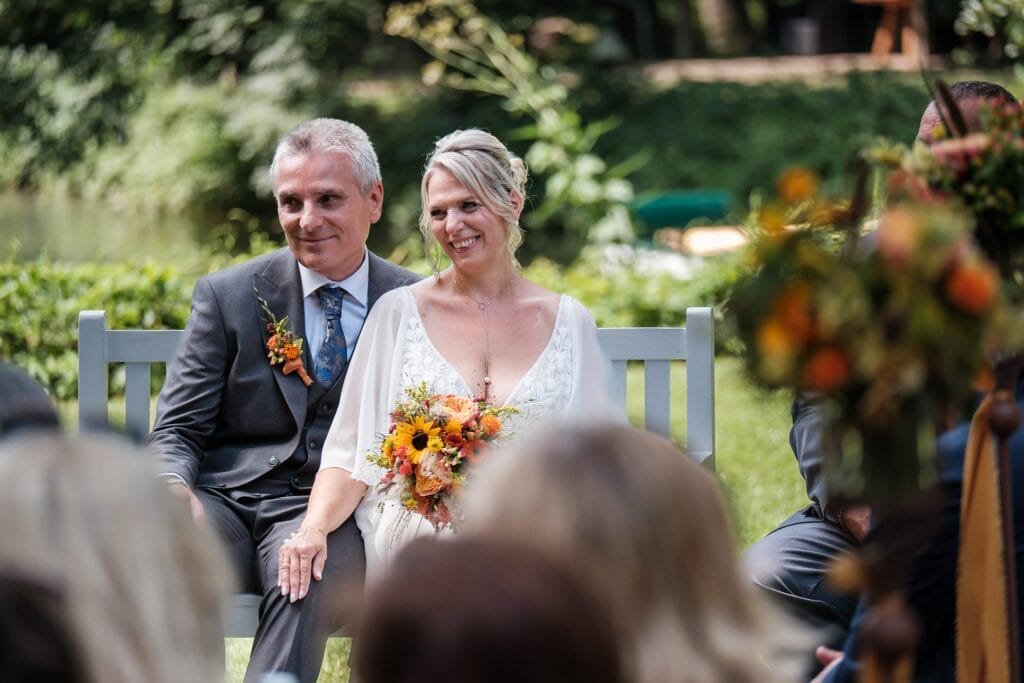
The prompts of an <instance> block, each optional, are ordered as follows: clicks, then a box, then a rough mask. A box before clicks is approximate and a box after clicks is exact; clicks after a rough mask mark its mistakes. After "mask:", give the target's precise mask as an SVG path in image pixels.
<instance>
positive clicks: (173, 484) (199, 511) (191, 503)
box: [167, 479, 206, 524]
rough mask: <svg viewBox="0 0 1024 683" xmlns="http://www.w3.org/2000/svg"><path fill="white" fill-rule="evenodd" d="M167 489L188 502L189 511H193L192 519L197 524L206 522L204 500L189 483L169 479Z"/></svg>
mask: <svg viewBox="0 0 1024 683" xmlns="http://www.w3.org/2000/svg"><path fill="white" fill-rule="evenodd" d="M167 490H168V491H170V492H171V494H172V495H174V496H175V497H176V498H181V499H182V500H183V501H185V502H186V503H188V511H189V512H191V513H192V520H193V521H195V523H196V524H206V510H204V509H203V504H202V502H200V500H199V497H198V496H196V494H195V492H194V491H193V490H192V489H191V488H189V486H188V484H186V483H185V482H183V481H181V480H180V479H168V482H167Z"/></svg>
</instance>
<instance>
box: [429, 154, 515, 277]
mask: <svg viewBox="0 0 1024 683" xmlns="http://www.w3.org/2000/svg"><path fill="white" fill-rule="evenodd" d="M427 212H428V213H429V214H430V229H431V232H432V233H433V235H434V238H435V239H436V240H437V241H438V243H439V244H440V245H441V248H442V249H444V251H445V253H446V254H448V257H449V258H450V259H451V260H452V264H453V265H454V266H455V267H456V268H458V269H460V270H463V271H467V272H482V271H483V270H484V269H485V268H487V267H489V266H492V265H494V264H496V263H497V262H499V261H500V260H501V259H506V260H507V259H508V256H507V254H508V251H507V249H506V248H505V242H506V241H507V240H508V228H507V226H506V225H505V222H504V221H503V220H502V219H501V217H500V216H498V215H497V214H495V213H494V212H493V211H491V210H490V209H489V208H488V207H487V206H486V205H485V204H484V203H483V201H482V200H480V199H479V198H478V197H475V196H474V195H473V194H472V193H471V192H470V191H469V190H468V189H467V188H466V186H465V185H463V184H462V183H460V182H459V181H458V180H456V178H455V176H453V175H452V174H451V172H449V171H448V170H447V169H445V168H443V167H440V166H439V167H435V168H434V169H433V170H432V171H431V172H430V178H429V179H428V180H427Z"/></svg>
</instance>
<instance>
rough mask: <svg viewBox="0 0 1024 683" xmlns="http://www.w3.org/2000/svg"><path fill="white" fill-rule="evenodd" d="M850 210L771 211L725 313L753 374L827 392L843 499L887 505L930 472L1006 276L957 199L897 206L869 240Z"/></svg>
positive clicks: (834, 471)
mask: <svg viewBox="0 0 1024 683" xmlns="http://www.w3.org/2000/svg"><path fill="white" fill-rule="evenodd" d="M857 201H858V200H856V199H855V200H854V203H857ZM819 214H820V215H825V214H821V213H820V212H819ZM835 215H836V214H833V216H835ZM846 217H848V216H842V215H840V220H839V221H836V220H832V221H830V222H826V223H821V222H815V221H809V222H807V223H805V224H803V225H800V226H797V227H795V228H793V227H790V228H789V229H787V228H784V227H778V226H773V225H772V222H771V221H770V220H762V221H761V222H762V227H764V226H765V224H767V229H766V230H764V231H763V234H762V235H761V236H760V237H759V238H758V239H756V240H755V241H754V242H753V243H752V245H751V247H750V249H749V251H748V258H749V260H750V265H751V266H752V272H751V274H750V275H749V276H748V277H747V278H746V279H745V280H743V281H742V282H741V283H740V284H739V285H738V286H737V288H736V291H735V293H734V295H733V298H732V301H731V304H730V310H731V313H732V315H733V316H734V317H735V320H736V326H737V331H738V334H739V337H740V339H741V340H742V342H743V344H744V347H745V353H744V359H745V362H746V366H747V369H748V372H749V373H750V376H751V377H752V379H753V380H754V382H756V383H757V384H759V385H761V386H764V387H769V388H778V387H789V388H793V389H796V390H799V391H806V392H813V393H815V394H818V395H820V396H821V398H822V401H823V404H824V409H825V414H826V418H827V422H828V423H829V428H828V430H827V433H826V452H827V455H828V457H829V458H830V461H829V464H830V467H829V472H828V475H829V482H830V486H831V487H832V489H833V492H834V494H835V495H836V497H837V498H846V499H850V500H867V501H871V502H872V503H882V504H884V503H886V502H890V501H895V500H898V499H899V498H900V497H901V496H903V495H905V494H906V493H908V492H912V491H917V490H921V489H922V488H924V487H926V486H927V485H928V484H929V483H930V481H931V480H932V477H933V473H932V466H931V462H932V457H933V453H934V438H935V434H936V431H937V428H938V426H939V424H940V423H939V420H941V419H942V417H943V416H944V414H945V412H946V411H947V410H948V409H949V408H950V407H952V406H955V405H957V403H958V402H959V401H960V400H961V399H963V398H964V397H965V396H966V395H967V393H968V391H969V389H970V385H971V381H972V379H973V378H974V377H975V376H976V375H977V373H978V372H979V370H980V369H981V368H982V367H984V365H985V362H986V355H985V348H986V346H985V345H986V343H987V342H986V340H987V338H988V334H989V332H990V330H991V329H992V328H993V326H994V324H995V321H996V320H997V319H998V316H999V312H1000V298H999V279H998V275H997V272H996V269H995V268H994V266H992V265H991V264H990V263H989V262H988V261H987V260H986V259H985V257H984V256H983V255H982V254H981V253H980V252H979V251H978V249H977V248H976V246H975V245H974V242H973V241H972V239H971V221H970V219H969V217H968V216H966V215H965V214H963V213H962V212H958V211H956V210H954V209H952V208H951V207H949V206H946V205H943V204H924V203H920V202H914V201H909V200H906V201H900V202H899V203H895V204H893V205H892V206H890V207H889V208H887V209H886V210H885V212H884V213H883V214H882V215H881V217H880V219H879V221H878V227H877V229H876V230H875V231H874V232H873V234H870V235H865V236H860V235H859V233H858V231H857V230H853V229H851V227H850V224H844V220H843V219H844V218H846Z"/></svg>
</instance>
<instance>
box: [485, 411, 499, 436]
mask: <svg viewBox="0 0 1024 683" xmlns="http://www.w3.org/2000/svg"><path fill="white" fill-rule="evenodd" d="M480 429H482V430H483V433H484V434H486V435H487V436H496V435H497V434H498V431H499V430H500V429H501V420H499V419H498V416H497V415H483V416H481V417H480Z"/></svg>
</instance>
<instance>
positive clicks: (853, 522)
mask: <svg viewBox="0 0 1024 683" xmlns="http://www.w3.org/2000/svg"><path fill="white" fill-rule="evenodd" d="M839 520H840V521H841V522H842V523H843V526H844V527H846V530H847V531H849V532H850V533H851V534H852V535H853V537H854V538H856V539H857V540H858V541H862V540H864V536H865V535H866V534H867V533H868V529H869V528H870V527H871V508H870V507H868V506H867V505H847V506H846V507H844V508H843V509H842V510H840V511H839Z"/></svg>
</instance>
